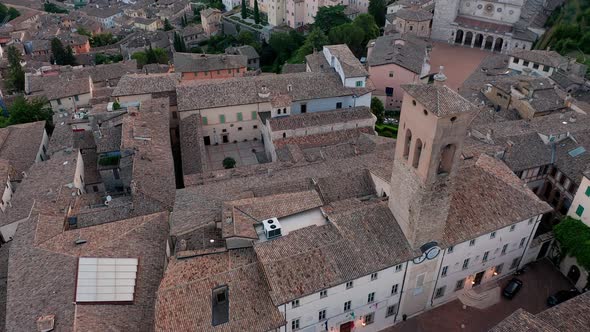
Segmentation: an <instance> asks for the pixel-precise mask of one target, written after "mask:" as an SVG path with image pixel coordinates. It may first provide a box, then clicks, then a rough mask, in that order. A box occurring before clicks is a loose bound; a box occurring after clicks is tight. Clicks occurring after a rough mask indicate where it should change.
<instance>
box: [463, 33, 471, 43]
mask: <svg viewBox="0 0 590 332" xmlns="http://www.w3.org/2000/svg"><path fill="white" fill-rule="evenodd" d="M472 41H473V32H471V31H467V33H466V34H465V42H464V43H463V45H467V46H471V42H472Z"/></svg>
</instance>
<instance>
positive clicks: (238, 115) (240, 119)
mask: <svg viewBox="0 0 590 332" xmlns="http://www.w3.org/2000/svg"><path fill="white" fill-rule="evenodd" d="M237 118H238V121H244V118H243V117H242V112H238V114H237Z"/></svg>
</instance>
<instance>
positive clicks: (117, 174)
mask: <svg viewBox="0 0 590 332" xmlns="http://www.w3.org/2000/svg"><path fill="white" fill-rule="evenodd" d="M113 176H114V177H115V180H119V179H120V178H121V176H120V175H119V169H118V168H113Z"/></svg>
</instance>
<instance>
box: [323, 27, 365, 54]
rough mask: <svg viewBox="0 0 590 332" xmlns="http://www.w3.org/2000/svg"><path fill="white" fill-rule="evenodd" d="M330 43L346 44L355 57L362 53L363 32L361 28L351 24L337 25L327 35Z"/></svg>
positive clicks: (363, 47)
mask: <svg viewBox="0 0 590 332" xmlns="http://www.w3.org/2000/svg"><path fill="white" fill-rule="evenodd" d="M328 37H329V39H330V43H332V44H346V45H348V47H349V48H350V50H351V51H352V53H354V54H355V55H356V56H357V57H359V56H361V55H362V54H363V52H364V49H365V45H364V44H363V41H364V40H365V32H364V31H363V29H362V28H360V27H358V26H356V25H354V24H353V23H346V24H342V25H339V26H337V27H335V28H333V29H332V30H330V33H329V35H328Z"/></svg>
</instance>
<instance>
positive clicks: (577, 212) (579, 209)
mask: <svg viewBox="0 0 590 332" xmlns="http://www.w3.org/2000/svg"><path fill="white" fill-rule="evenodd" d="M582 214H584V207H583V206H582V204H580V205H578V207H577V208H576V215H577V216H578V217H581V216H582Z"/></svg>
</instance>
